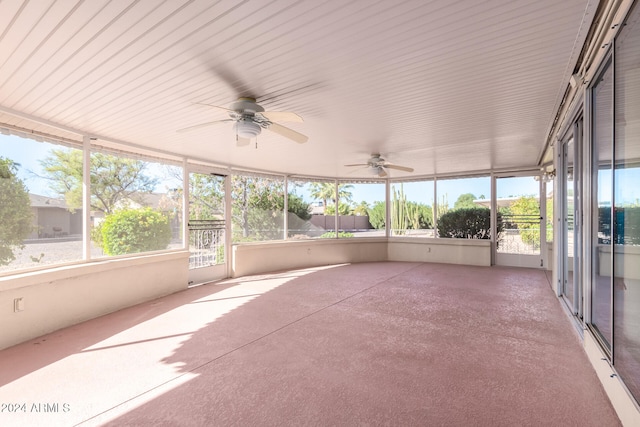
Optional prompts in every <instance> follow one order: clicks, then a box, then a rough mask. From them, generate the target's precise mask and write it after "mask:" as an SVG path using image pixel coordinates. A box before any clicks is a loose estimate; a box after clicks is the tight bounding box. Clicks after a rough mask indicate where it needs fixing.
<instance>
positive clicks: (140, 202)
mask: <svg viewBox="0 0 640 427" xmlns="http://www.w3.org/2000/svg"><path fill="white" fill-rule="evenodd" d="M91 226H92V231H91V241H92V250H91V254H92V257H101V256H115V255H125V254H134V253H140V252H149V251H158V250H165V249H178V248H181V247H182V241H183V240H182V239H183V236H182V168H180V167H178V166H171V165H167V164H162V163H159V162H152V161H146V160H140V159H134V158H129V157H124V156H121V155H113V154H109V153H103V152H92V153H91Z"/></svg>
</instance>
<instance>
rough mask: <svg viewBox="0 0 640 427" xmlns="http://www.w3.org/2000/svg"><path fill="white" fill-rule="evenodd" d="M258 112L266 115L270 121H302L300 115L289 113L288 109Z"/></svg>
mask: <svg viewBox="0 0 640 427" xmlns="http://www.w3.org/2000/svg"><path fill="white" fill-rule="evenodd" d="M260 114H262V115H263V116H264V117H266V118H267V119H268V120H269V121H270V122H294V123H302V122H304V120H302V117H300V116H299V115H297V114H296V113H291V112H289V111H263V112H262V113H260Z"/></svg>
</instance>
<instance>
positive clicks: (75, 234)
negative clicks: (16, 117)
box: [0, 135, 83, 273]
mask: <svg viewBox="0 0 640 427" xmlns="http://www.w3.org/2000/svg"><path fill="white" fill-rule="evenodd" d="M0 153H1V154H0V273H3V272H9V271H16V270H22V269H29V268H34V267H39V266H44V265H47V266H49V265H55V264H61V263H68V262H73V261H78V260H81V259H82V253H83V250H82V218H83V213H82V212H83V211H82V185H81V184H82V151H81V150H78V149H74V148H69V147H66V146H62V145H57V144H54V143H49V142H37V141H34V140H32V139H28V138H21V137H18V136H14V135H0Z"/></svg>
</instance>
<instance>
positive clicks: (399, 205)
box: [391, 184, 408, 235]
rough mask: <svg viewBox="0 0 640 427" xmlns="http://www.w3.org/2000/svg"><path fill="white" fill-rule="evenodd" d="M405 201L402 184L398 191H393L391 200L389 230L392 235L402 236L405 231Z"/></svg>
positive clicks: (406, 220)
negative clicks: (391, 231)
mask: <svg viewBox="0 0 640 427" xmlns="http://www.w3.org/2000/svg"><path fill="white" fill-rule="evenodd" d="M407 222H408V219H407V199H406V197H405V195H404V190H403V188H402V184H400V190H399V191H398V190H396V189H395V188H394V189H393V200H392V204H391V229H392V230H393V234H395V235H402V234H405V233H406V230H407Z"/></svg>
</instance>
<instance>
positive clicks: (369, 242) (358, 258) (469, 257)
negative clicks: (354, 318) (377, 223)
mask: <svg viewBox="0 0 640 427" xmlns="http://www.w3.org/2000/svg"><path fill="white" fill-rule="evenodd" d="M232 259H233V264H232V268H231V270H232V275H233V277H239V276H246V275H250V274H260V273H268V272H272V271H278V270H287V269H293V268H303V267H315V266H319V265H330V264H343V263H350V262H376V261H410V262H441V263H448V264H465V265H482V266H489V265H491V242H489V241H486V240H485V241H483V240H467V239H428V238H419V239H418V238H390V239H388V240H387V239H385V238H361V239H358V238H354V239H319V240H306V241H282V242H270V243H255V244H251V243H249V244H241V245H234V246H233V257H232Z"/></svg>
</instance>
